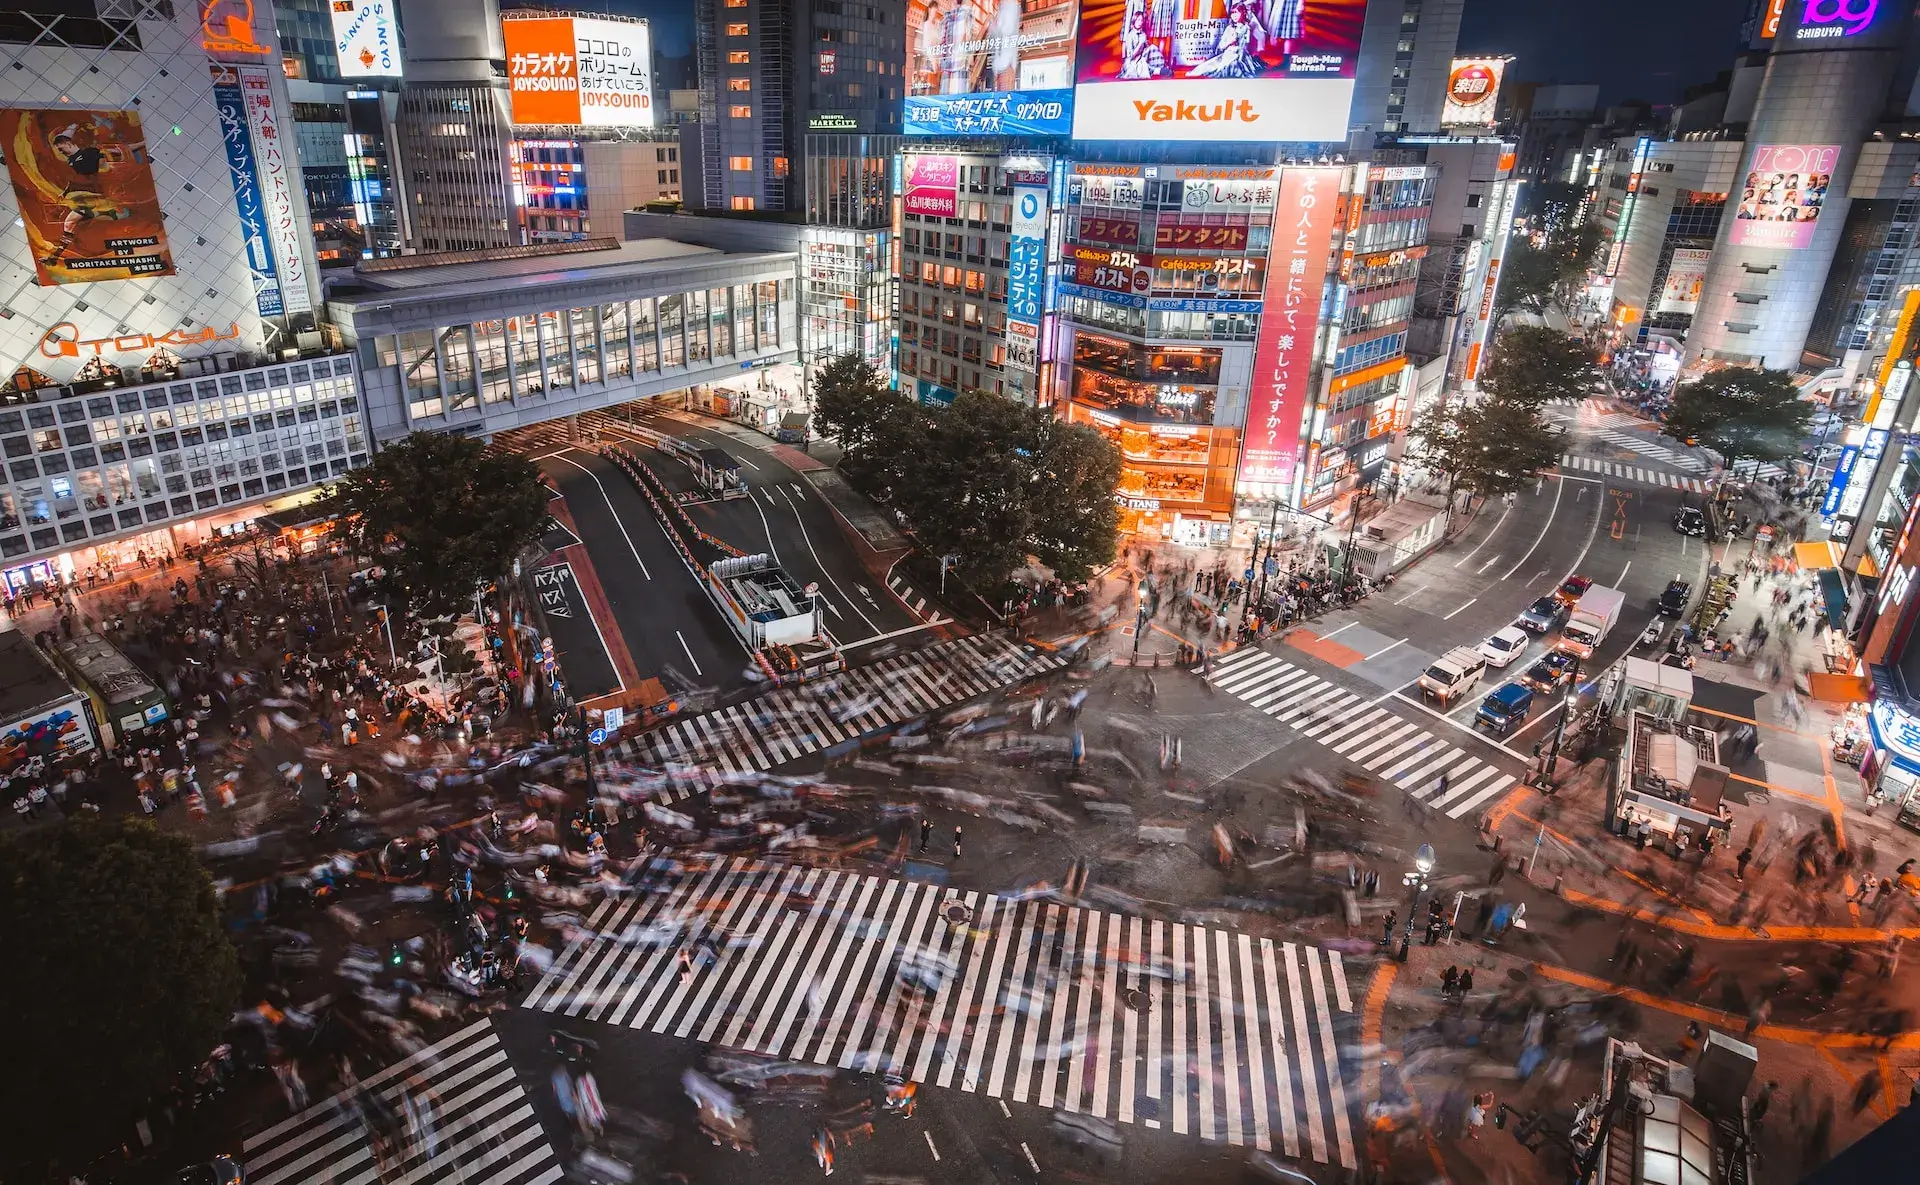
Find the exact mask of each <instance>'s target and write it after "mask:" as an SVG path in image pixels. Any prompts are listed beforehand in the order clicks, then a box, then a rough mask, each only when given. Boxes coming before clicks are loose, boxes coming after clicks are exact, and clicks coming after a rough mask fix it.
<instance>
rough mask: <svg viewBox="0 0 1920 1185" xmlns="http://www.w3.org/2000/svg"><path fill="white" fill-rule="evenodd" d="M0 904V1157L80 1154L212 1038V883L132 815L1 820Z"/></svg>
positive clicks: (220, 949)
mask: <svg viewBox="0 0 1920 1185" xmlns="http://www.w3.org/2000/svg"><path fill="white" fill-rule="evenodd" d="M0 916H4V917H5V918H6V919H7V924H8V927H9V931H10V935H9V937H10V939H11V941H10V943H9V945H10V947H11V948H12V950H13V952H14V954H13V957H14V958H18V959H24V960H26V962H25V963H24V964H15V965H14V969H13V970H12V972H10V973H9V974H7V975H5V976H0V1007H4V1008H5V1009H6V1012H5V1015H6V1017H7V1019H8V1038H7V1060H8V1067H7V1068H8V1073H7V1074H6V1075H5V1076H4V1078H3V1079H0V1082H4V1085H0V1149H4V1150H5V1151H4V1154H0V1163H4V1162H12V1163H17V1164H33V1163H40V1162H45V1161H47V1160H48V1159H50V1158H54V1157H59V1158H62V1159H63V1160H65V1161H66V1163H68V1164H74V1163H76V1162H81V1161H84V1160H85V1159H89V1158H91V1157H92V1156H95V1155H98V1154H99V1153H100V1152H101V1151H102V1150H103V1149H110V1148H111V1147H112V1146H113V1145H114V1144H116V1143H118V1142H119V1139H120V1137H121V1136H122V1135H123V1134H124V1132H125V1130H126V1128H125V1125H126V1124H127V1123H128V1122H130V1121H131V1120H132V1119H133V1118H134V1117H135V1116H136V1114H137V1113H138V1112H139V1110H140V1109H141V1107H142V1105H143V1104H144V1103H145V1102H146V1101H147V1100H148V1099H149V1098H151V1097H153V1096H154V1095H155V1094H157V1093H158V1092H160V1091H161V1090H163V1089H164V1088H165V1087H166V1086H167V1085H168V1084H169V1083H170V1082H171V1080H172V1076H173V1075H174V1074H176V1073H178V1072H180V1071H182V1070H191V1069H192V1068H193V1067H195V1066H196V1065H198V1064H199V1063H200V1062H201V1061H202V1060H203V1059H205V1057H206V1056H207V1053H208V1052H209V1051H210V1050H211V1049H212V1048H213V1047H214V1046H215V1045H217V1044H219V1042H220V1038H221V1034H222V1033H223V1032H224V1031H225V1029H226V1026H227V1023H228V1020H229V1018H230V1017H231V1016H232V1013H233V1009H234V1006H235V1005H236V1003H237V1002H238V1000H239V994H240V969H239V962H238V960H237V958H236V957H235V955H234V951H233V947H232V945H231V944H230V943H229V942H228V941H227V937H226V934H225V932H224V930H223V929H222V928H221V924H220V913H219V907H218V905H217V904H216V902H215V900H214V892H213V882H212V880H211V879H210V878H209V877H208V876H207V871H206V869H205V868H203V867H202V866H201V864H200V862H199V861H198V860H197V859H196V858H195V856H194V851H193V847H192V845H190V844H189V843H188V842H187V841H186V840H184V839H180V838H177V837H174V836H167V835H162V834H161V833H160V832H159V831H157V830H156V829H155V828H154V827H153V826H152V825H151V824H150V823H147V822H146V821H144V820H137V819H125V818H120V819H100V820H78V821H75V822H70V823H66V824H62V825H60V826H56V827H45V828H34V829H31V830H24V831H15V832H0ZM21 1179H22V1180H24V1179H26V1178H25V1177H24V1176H22V1178H21Z"/></svg>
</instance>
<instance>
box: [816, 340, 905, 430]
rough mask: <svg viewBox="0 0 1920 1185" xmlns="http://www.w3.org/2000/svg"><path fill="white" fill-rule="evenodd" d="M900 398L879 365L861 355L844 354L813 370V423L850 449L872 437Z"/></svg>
mask: <svg viewBox="0 0 1920 1185" xmlns="http://www.w3.org/2000/svg"><path fill="white" fill-rule="evenodd" d="M897 398H900V396H899V394H898V393H897V392H895V391H894V390H893V388H892V387H890V386H889V385H888V383H887V380H886V377H885V376H884V375H882V374H881V373H880V371H879V369H878V368H877V367H872V366H868V365H867V363H866V361H865V360H864V359H862V358H861V357H860V355H858V354H855V353H846V354H842V355H840V356H839V357H837V358H834V359H833V360H831V361H830V362H828V363H827V364H826V365H824V366H822V367H821V368H820V369H819V370H817V371H815V372H814V376H813V419H814V425H815V426H816V427H817V428H819V430H820V431H821V432H822V433H823V434H824V435H827V436H832V437H834V438H835V439H837V440H839V442H840V447H841V448H843V449H845V450H847V451H850V452H851V451H854V450H857V449H859V448H861V447H862V446H863V445H865V444H867V443H869V442H870V441H871V440H872V439H873V433H874V431H875V430H876V428H877V426H878V425H879V424H881V423H882V422H884V420H885V417H886V415H887V414H888V413H889V412H890V411H892V410H893V406H892V404H893V401H894V400H895V399H897Z"/></svg>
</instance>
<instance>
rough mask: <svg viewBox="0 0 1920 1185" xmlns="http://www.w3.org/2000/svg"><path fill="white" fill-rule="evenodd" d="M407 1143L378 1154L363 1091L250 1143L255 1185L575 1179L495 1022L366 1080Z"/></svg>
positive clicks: (478, 1184)
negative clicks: (358, 1097) (359, 1101)
mask: <svg viewBox="0 0 1920 1185" xmlns="http://www.w3.org/2000/svg"><path fill="white" fill-rule="evenodd" d="M359 1089H360V1090H364V1091H369V1092H371V1093H373V1094H374V1095H376V1096H377V1097H378V1098H379V1099H380V1100H381V1101H383V1102H384V1103H385V1104H386V1107H385V1110H386V1111H387V1113H388V1114H390V1115H392V1116H394V1117H395V1120H394V1122H395V1131H396V1134H397V1137H398V1138H396V1139H395V1140H394V1141H393V1143H392V1146H391V1148H390V1149H386V1150H384V1159H385V1163H384V1164H382V1163H381V1162H380V1161H379V1160H377V1159H376V1157H375V1152H374V1141H373V1139H372V1138H371V1137H370V1135H369V1134H368V1132H367V1129H366V1126H365V1125H364V1123H363V1121H362V1118H361V1111H360V1108H359V1107H358V1106H356V1105H355V1101H354V1092H348V1093H345V1094H341V1095H336V1096H335V1097H333V1098H331V1099H328V1100H327V1101H325V1102H322V1103H318V1104H316V1105H314V1106H312V1107H309V1108H307V1109H306V1110H304V1111H302V1112H300V1113H299V1114H298V1115H294V1116H292V1117H291V1118H289V1119H286V1120H283V1121H281V1122H280V1123H277V1124H275V1125H273V1126H272V1127H269V1128H267V1129H266V1130H265V1131H262V1132H259V1133H257V1134H256V1135H253V1136H250V1137H248V1139H247V1140H246V1141H245V1143H244V1145H243V1147H242V1153H241V1155H242V1159H243V1161H244V1163H245V1167H246V1172H247V1180H248V1182H250V1183H251V1185H307V1183H309V1182H326V1183H331V1185H376V1183H377V1182H381V1181H405V1182H408V1185H439V1183H442V1182H445V1183H448V1185H451V1183H454V1182H458V1183H460V1185H550V1183H551V1182H554V1181H558V1180H560V1179H561V1178H562V1177H564V1176H565V1175H566V1172H565V1169H564V1167H563V1166H562V1165H561V1163H560V1160H559V1158H558V1157H556V1156H555V1155H554V1151H553V1147H552V1146H551V1145H550V1144H548V1142H547V1138H546V1134H545V1132H544V1131H543V1130H542V1129H541V1126H540V1121H539V1119H538V1118H536V1117H535V1115H534V1111H533V1104H532V1102H531V1101H530V1100H529V1099H528V1097H527V1094H526V1092H525V1091H524V1090H522V1089H521V1088H520V1083H519V1080H518V1078H517V1077H516V1076H515V1073H514V1069H513V1066H512V1065H511V1064H510V1063H509V1062H508V1060H507V1051H506V1049H505V1048H504V1047H502V1046H501V1044H500V1039H499V1037H498V1036H497V1035H496V1034H495V1033H494V1031H493V1022H492V1020H491V1019H488V1020H482V1021H480V1022H478V1023H476V1024H473V1025H469V1026H468V1027H466V1028H464V1029H462V1030H460V1031H459V1032H457V1033H454V1034H453V1035H452V1036H450V1037H447V1038H446V1039H444V1040H442V1041H440V1042H438V1043H436V1044H434V1045H431V1046H428V1047H427V1048H425V1049H422V1050H420V1051H419V1052H417V1053H415V1054H413V1055H412V1056H410V1057H408V1058H406V1059H405V1060H404V1061H400V1062H397V1063H395V1064H394V1065H392V1066H389V1067H388V1068H387V1069H385V1070H382V1071H381V1072H380V1073H378V1074H375V1075H372V1076H371V1077H368V1078H365V1079H363V1080H362V1081H361V1083H360V1087H359Z"/></svg>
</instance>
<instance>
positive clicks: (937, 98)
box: [822, 0, 1077, 136]
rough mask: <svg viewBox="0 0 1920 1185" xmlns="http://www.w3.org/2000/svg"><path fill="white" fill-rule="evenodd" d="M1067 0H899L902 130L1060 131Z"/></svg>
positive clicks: (1067, 79)
mask: <svg viewBox="0 0 1920 1185" xmlns="http://www.w3.org/2000/svg"><path fill="white" fill-rule="evenodd" d="M1076 4H1077V0H1053V2H1052V3H1047V2H1046V0H1039V2H1037V3H1028V4H1020V3H1016V2H1015V0H1001V2H1000V3H998V4H995V3H993V2H992V0H907V97H906V114H905V116H904V123H903V127H904V128H905V130H906V134H907V135H909V136H1064V135H1066V134H1067V133H1068V131H1069V130H1070V121H1071V116H1072V112H1073V33H1074V24H1075V18H1076V16H1077V8H1076ZM822 72H823V73H825V72H826V71H825V70H824V68H823V71H822Z"/></svg>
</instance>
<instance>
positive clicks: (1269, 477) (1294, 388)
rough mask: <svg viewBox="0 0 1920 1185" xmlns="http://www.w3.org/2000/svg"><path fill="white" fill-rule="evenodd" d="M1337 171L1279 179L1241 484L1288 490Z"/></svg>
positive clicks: (1327, 259) (1293, 172)
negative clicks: (1271, 248)
mask: <svg viewBox="0 0 1920 1185" xmlns="http://www.w3.org/2000/svg"><path fill="white" fill-rule="evenodd" d="M1341 172H1342V170H1340V169H1337V168H1289V169H1286V170H1285V171H1283V172H1282V173H1281V175H1280V192H1279V197H1278V199H1277V200H1276V202H1275V208H1274V215H1273V250H1272V253H1271V254H1270V255H1269V257H1268V260H1267V283H1266V289H1265V297H1264V300H1263V301H1262V308H1261V310H1260V329H1259V336H1258V338H1257V341H1256V344H1255V347H1254V356H1253V392H1252V401H1251V405H1250V406H1249V408H1248V410H1247V430H1246V437H1245V440H1244V442H1243V447H1242V449H1241V453H1240V482H1241V483H1242V484H1246V485H1263V486H1274V487H1279V489H1280V490H1281V491H1282V492H1284V491H1286V490H1287V489H1288V488H1290V487H1291V486H1292V485H1293V484H1294V468H1295V465H1296V462H1297V459H1298V453H1299V447H1300V424H1301V420H1302V419H1303V418H1304V413H1305V410H1306V403H1307V397H1308V390H1307V384H1308V382H1309V381H1310V378H1311V374H1312V370H1313V344H1314V338H1315V336H1316V333H1317V331H1318V329H1319V321H1320V294H1321V289H1322V287H1323V286H1324V284H1325V282H1326V275H1327V267H1328V265H1329V264H1330V263H1331V262H1332V259H1333V230H1334V224H1335V222H1336V220H1337V215H1338V211H1339V189H1340V174H1341Z"/></svg>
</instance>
